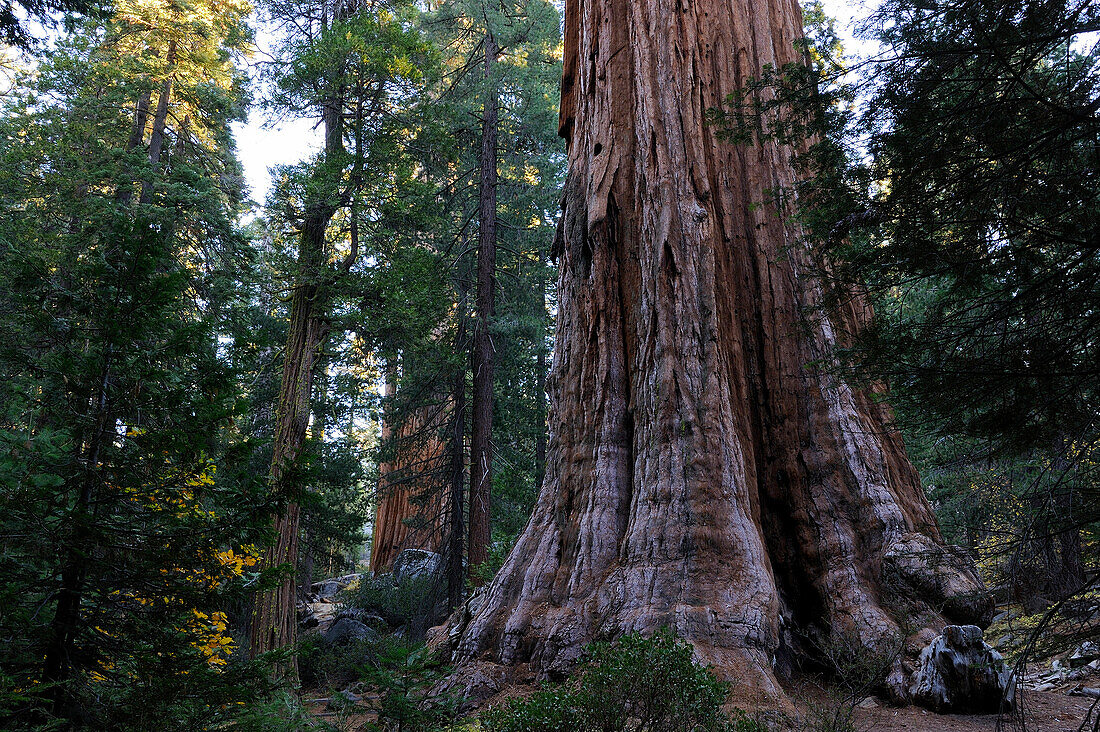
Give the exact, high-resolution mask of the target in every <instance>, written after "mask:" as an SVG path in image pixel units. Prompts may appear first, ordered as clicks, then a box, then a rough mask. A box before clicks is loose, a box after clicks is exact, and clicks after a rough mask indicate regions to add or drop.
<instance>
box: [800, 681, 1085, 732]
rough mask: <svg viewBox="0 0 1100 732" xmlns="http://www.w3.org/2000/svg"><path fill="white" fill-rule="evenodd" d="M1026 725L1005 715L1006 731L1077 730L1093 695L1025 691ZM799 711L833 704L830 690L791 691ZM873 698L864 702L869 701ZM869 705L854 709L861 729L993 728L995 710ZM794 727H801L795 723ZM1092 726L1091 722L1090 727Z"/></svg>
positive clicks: (987, 731) (976, 731)
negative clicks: (939, 710)
mask: <svg viewBox="0 0 1100 732" xmlns="http://www.w3.org/2000/svg"><path fill="white" fill-rule="evenodd" d="M1023 694H1024V695H1025V696H1024V698H1023V703H1024V708H1025V709H1026V723H1027V726H1026V728H1021V727H1020V726H1019V725H1018V724H1014V723H1013V720H1012V719H1006V720H1005V722H1006V724H1005V726H1004V730H1005V732H1022V730H1024V729H1026V730H1027V732H1077V730H1078V728H1079V727H1080V725H1081V723H1082V722H1083V721H1084V720H1085V718H1086V717H1087V715H1088V713H1089V708H1090V707H1091V706H1092V703H1093V702H1094V701H1095V700H1094V699H1087V698H1083V697H1075V696H1067V695H1066V694H1065V693H1064V692H1051V691H1025V692H1023ZM791 695H792V697H793V698H794V699H795V701H796V704H797V705H798V707H799V711H800V712H801V713H802V714H804V715H807V716H809V717H811V718H812V717H813V714H814V712H815V710H822V709H829V708H832V707H831V704H833V702H832V701H831V698H830V694H829V692H827V691H824V690H822V689H820V688H817V687H812V686H802V687H801V688H799V689H797V690H793V691H791ZM870 703H871V702H865V704H870ZM873 704H874V705H873V706H871V707H870V708H868V709H859V708H857V709H856V710H855V714H854V717H853V720H852V721H853V722H854V724H855V728H856V729H857V730H860V731H861V732H864V731H865V732H902V730H904V731H906V732H994V731H995V730H996V729H997V715H996V714H972V715H966V714H934V713H933V712H929V711H927V710H925V709H921V708H919V707H900V708H899V707H893V706H890V705H889V704H888V703H886V702H884V701H881V700H874V702H873ZM793 729H796V730H797V729H800V727H799V726H798V725H795V726H794V727H793ZM1089 729H1091V726H1090V727H1089Z"/></svg>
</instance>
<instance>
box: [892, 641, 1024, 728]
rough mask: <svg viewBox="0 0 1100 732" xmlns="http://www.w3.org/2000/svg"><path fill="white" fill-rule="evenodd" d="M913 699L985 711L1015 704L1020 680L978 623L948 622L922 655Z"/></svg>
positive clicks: (935, 707) (938, 708) (937, 708)
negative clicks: (959, 623) (1016, 679)
mask: <svg viewBox="0 0 1100 732" xmlns="http://www.w3.org/2000/svg"><path fill="white" fill-rule="evenodd" d="M909 691H910V694H911V695H912V698H913V701H914V702H915V703H916V704H919V705H920V706H922V707H926V708H927V709H931V710H932V711H934V712H941V713H943V712H956V713H962V714H986V713H996V712H1000V711H1010V710H1011V709H1012V708H1013V707H1014V706H1015V696H1016V681H1015V679H1014V678H1013V676H1012V672H1011V671H1009V669H1008V668H1007V667H1006V666H1005V662H1004V659H1003V658H1002V657H1001V654H999V653H997V651H995V650H993V648H992V647H991V646H990V645H989V644H987V643H986V642H985V640H984V639H983V638H982V630H981V628H979V627H977V626H976V625H949V626H947V627H946V628H944V629H943V633H942V634H940V635H938V636H936V637H935V638H934V639H933V640H932V642H931V643H930V644H929V645H928V647H927V648H925V649H924V650H923V651H922V652H921V654H920V660H919V661H918V667H917V671H916V673H915V674H914V675H913V684H912V686H911V687H910V690H909Z"/></svg>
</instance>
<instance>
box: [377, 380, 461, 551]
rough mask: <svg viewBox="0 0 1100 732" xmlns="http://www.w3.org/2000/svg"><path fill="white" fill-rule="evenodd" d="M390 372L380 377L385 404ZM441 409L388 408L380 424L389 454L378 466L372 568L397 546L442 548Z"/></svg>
mask: <svg viewBox="0 0 1100 732" xmlns="http://www.w3.org/2000/svg"><path fill="white" fill-rule="evenodd" d="M396 376H397V374H396V372H390V373H389V374H388V375H387V377H386V382H387V383H386V396H387V397H388V399H389V400H391V405H392V400H393V399H394V398H395V396H396V395H397V390H396V388H395V386H394V383H393V382H394V380H395V379H396ZM446 411H447V410H446V409H445V408H444V407H443V406H441V405H438V404H428V405H423V406H418V407H415V408H413V409H411V410H408V413H406V414H400V415H395V413H394V412H393V411H391V413H390V414H389V415H388V417H387V418H386V421H385V423H384V424H383V426H382V443H383V445H384V446H385V448H386V450H387V452H389V454H390V457H389V458H388V460H387V462H385V463H383V464H381V465H379V466H378V468H379V481H378V483H379V485H378V493H379V500H378V511H377V513H376V514H375V522H374V536H373V539H372V542H371V555H370V570H371V571H372V572H388V571H389V570H390V569H391V567H392V566H393V560H394V559H396V558H397V555H398V554H400V553H401V551H402V550H403V549H423V550H425V551H430V552H442V551H443V542H444V538H445V536H444V535H445V532H446V527H447V525H448V514H449V507H448V501H447V498H448V495H447V494H448V487H449V486H448V478H449V477H450V474H449V471H448V470H447V468H448V467H449V461H448V460H447V458H448V457H449V448H450V445H449V444H448V442H447V441H446V440H445V439H444V438H443V436H442V433H443V431H444V430H445V428H446V426H447V424H448V423H449V421H450V417H449V415H448V414H447V413H446ZM395 416H396V419H397V423H396V424H394V419H395Z"/></svg>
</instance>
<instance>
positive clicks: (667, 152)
mask: <svg viewBox="0 0 1100 732" xmlns="http://www.w3.org/2000/svg"><path fill="white" fill-rule="evenodd" d="M565 12H566V22H565V68H564V77H563V80H562V102H561V121H560V123H561V130H560V131H561V134H562V135H563V136H564V137H565V138H566V139H567V140H568V142H569V175H568V178H567V182H566V187H565V191H564V194H563V214H562V219H561V223H560V228H559V239H558V242H557V244H556V249H557V253H558V256H559V259H560V265H561V271H560V275H559V277H560V279H559V303H560V310H559V317H558V324H557V347H556V350H555V352H554V359H553V364H552V371H551V378H550V384H549V392H550V395H551V407H550V417H549V423H550V446H549V454H548V456H547V470H546V476H545V480H544V483H543V486H542V490H541V492H540V496H539V500H538V503H537V505H536V508H535V511H534V514H533V516H532V518H531V520H530V522H529V523H528V525H527V527H526V529H525V530H524V532H523V534H522V535H521V536H520V538H519V540H518V542H517V544H516V546H515V548H514V549H513V551H512V553H511V555H510V556H509V557H508V559H507V561H506V562H505V564H504V566H503V568H502V569H501V570H500V572H499V573H498V575H497V576H496V578H495V579H494V581H493V582H492V584H491V585H490V586H489V587H488V588H487V589H486V591H485V594H484V597H483V599H482V601H481V602H480V603H479V607H478V608H477V611H476V612H474V613H473V616H472V618H470V619H469V620H468V622H467V624H466V625H465V627H464V628H462V629H461V637H460V641H459V643H458V646H457V647H456V649H455V661H456V662H457V664H458V666H459V669H460V672H465V674H466V675H465V678H466V679H468V680H470V679H475V678H480V679H486V678H497V679H500V678H501V677H502V676H504V675H506V674H507V673H510V672H508V671H507V670H505V669H501V668H500V666H498V664H502V665H504V666H511V667H517V666H518V667H519V668H524V669H531V670H533V671H535V672H536V673H537V674H539V675H556V674H558V673H562V672H566V671H568V670H569V669H570V668H571V667H572V665H573V664H574V663H575V661H576V660H577V658H578V657H579V656H580V654H581V652H582V649H583V647H584V645H585V644H586V643H588V642H589V641H591V640H593V639H597V638H605V637H614V636H615V635H617V634H620V633H623V632H629V631H634V630H640V631H644V632H650V631H653V630H655V629H656V628H658V627H660V626H663V625H667V626H670V627H671V628H672V629H673V630H675V631H676V632H677V633H678V634H679V635H681V636H682V637H684V638H686V639H687V640H689V641H690V642H691V643H692V644H693V645H694V647H695V652H696V656H697V658H698V659H699V660H700V661H703V662H706V663H710V664H713V665H714V666H715V667H716V668H717V669H718V671H719V672H720V673H722V674H724V675H726V676H728V677H731V678H735V679H736V681H737V683H736V685H735V692H736V693H737V694H738V695H739V696H740V697H742V699H745V700H753V699H756V700H759V701H762V702H763V701H764V700H765V699H772V700H774V698H776V697H781V696H782V692H781V691H780V689H779V687H778V686H777V683H776V677H775V670H776V666H777V665H780V666H781V665H783V664H784V663H785V662H786V661H789V660H790V659H791V658H792V656H793V655H795V654H799V653H802V652H810V649H809V648H807V647H806V646H807V644H805V643H804V642H802V641H801V640H800V639H804V638H806V637H808V636H809V637H814V636H815V635H818V634H820V635H821V637H823V638H825V639H828V638H829V637H832V638H834V639H838V640H842V641H843V642H846V643H858V644H862V645H865V646H870V647H879V648H885V647H887V646H889V645H891V644H893V643H895V642H897V640H898V639H900V638H901V636H902V635H904V633H903V632H902V631H901V630H900V628H901V627H902V623H901V618H899V617H898V616H897V614H896V613H899V612H906V613H907V615H908V619H907V621H906V623H905V624H904V625H905V626H906V627H907V628H908V627H910V624H915V625H916V627H917V628H922V629H927V628H933V627H938V626H939V624H941V623H942V621H943V617H944V616H949V617H951V618H952V619H955V620H962V621H974V620H981V619H982V617H983V616H984V615H986V614H987V613H988V611H989V609H990V605H989V600H988V597H987V596H986V594H985V592H984V588H983V587H982V584H981V582H980V580H979V579H978V577H977V575H976V573H975V571H974V568H973V566H972V564H971V563H970V562H969V561H968V560H967V559H965V558H963V557H960V556H959V555H957V554H956V553H954V552H953V551H951V550H948V549H945V548H944V547H943V546H942V540H941V538H940V534H939V531H938V529H937V527H936V523H935V519H934V516H933V514H932V511H931V510H930V508H929V505H928V503H927V501H926V500H925V498H924V495H923V493H922V491H921V487H920V485H919V482H918V479H917V476H916V474H915V472H914V470H913V468H912V467H911V465H910V464H909V462H908V460H907V458H906V455H905V452H904V448H903V446H902V444H901V441H900V438H899V436H898V435H897V434H896V433H895V432H894V431H893V430H892V429H890V428H889V426H888V414H887V413H886V411H885V409H884V407H882V406H881V405H880V404H879V403H878V402H877V401H875V400H874V399H872V397H871V395H868V394H864V393H861V392H858V391H855V390H853V389H851V388H849V387H848V386H846V385H845V384H843V383H840V382H838V381H837V380H836V379H835V378H834V377H833V376H831V375H830V374H829V373H827V372H825V371H821V370H817V369H814V368H813V367H812V366H811V364H814V363H819V362H821V361H822V360H823V359H827V358H828V354H829V352H830V348H831V347H832V346H833V345H834V343H835V342H836V341H837V340H838V339H840V338H843V337H844V334H845V333H848V332H851V330H852V329H854V328H856V327H858V325H859V323H860V322H861V321H862V320H863V319H864V318H865V316H866V313H865V312H861V311H860V307H859V306H858V304H854V305H849V306H848V307H847V308H846V309H845V310H843V311H842V312H836V313H832V314H830V315H828V316H824V315H820V314H818V313H817V311H818V305H819V304H820V303H821V302H822V299H823V294H822V286H821V284H820V282H818V281H817V280H815V279H814V278H813V276H812V275H811V272H812V271H814V270H815V267H812V266H811V265H812V264H813V262H812V261H811V254H810V252H808V251H807V250H806V249H805V247H804V246H803V244H802V242H801V239H800V233H799V231H798V230H797V229H796V228H795V227H794V225H793V224H791V223H790V222H785V221H783V220H782V219H780V218H778V217H777V216H776V215H775V213H774V210H772V211H769V210H768V209H767V208H765V207H762V206H760V205H758V204H760V203H763V202H765V201H767V200H768V199H769V191H771V190H774V189H776V188H779V187H782V186H786V185H789V184H791V183H792V182H793V181H794V172H793V168H792V165H791V161H790V151H789V150H786V149H784V148H782V147H780V146H778V145H777V144H774V143H769V144H764V145H758V146H755V147H737V146H733V145H728V144H723V143H720V142H718V141H717V140H716V139H715V135H714V130H712V129H711V128H710V127H708V126H707V124H706V122H705V114H706V111H707V110H708V109H709V108H712V107H716V106H718V105H719V104H720V103H721V102H722V100H723V98H724V97H725V96H726V95H727V94H729V93H730V92H732V91H734V90H735V89H737V88H738V87H740V86H742V85H743V84H744V83H745V81H746V80H747V78H748V77H750V76H752V75H758V74H759V73H760V72H761V71H762V70H763V68H764V66H765V65H766V64H773V65H774V66H776V67H781V66H782V65H784V64H786V63H792V62H799V61H800V59H801V55H800V53H799V52H798V51H797V49H796V45H795V41H796V40H797V39H798V38H800V37H801V36H802V26H801V13H800V10H799V8H798V6H797V4H796V2H795V0H732V1H731V0H696V1H695V2H692V3H681V2H678V1H675V0H586V2H580V0H567V2H566V11H565ZM807 313H815V315H814V317H813V318H812V319H811V320H809V321H807V320H806V319H805V318H804V315H805V314H807ZM456 617H457V616H456ZM913 640H914V642H916V638H915V637H914V638H913ZM474 669H480V670H481V671H482V673H473V670H474ZM895 671H896V672H899V673H895V674H892V681H893V688H894V689H895V690H896V691H898V692H899V693H902V688H903V684H902V683H901V680H903V679H902V676H901V675H900V671H901V669H900V668H896V669H895ZM478 691H479V690H477V689H474V688H471V689H470V692H471V693H475V694H476V693H478Z"/></svg>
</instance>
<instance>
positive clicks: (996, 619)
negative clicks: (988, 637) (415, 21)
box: [989, 610, 1009, 625]
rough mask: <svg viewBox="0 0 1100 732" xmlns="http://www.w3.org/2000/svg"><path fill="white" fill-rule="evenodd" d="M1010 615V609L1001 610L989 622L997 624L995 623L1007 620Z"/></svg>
mask: <svg viewBox="0 0 1100 732" xmlns="http://www.w3.org/2000/svg"><path fill="white" fill-rule="evenodd" d="M1008 615H1009V613H1008V610H1002V611H1001V612H999V613H997V614H996V615H994V616H993V620H991V621H989V622H990V624H991V625H995V624H997V623H999V622H1001V621H1002V620H1007V619H1008Z"/></svg>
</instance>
